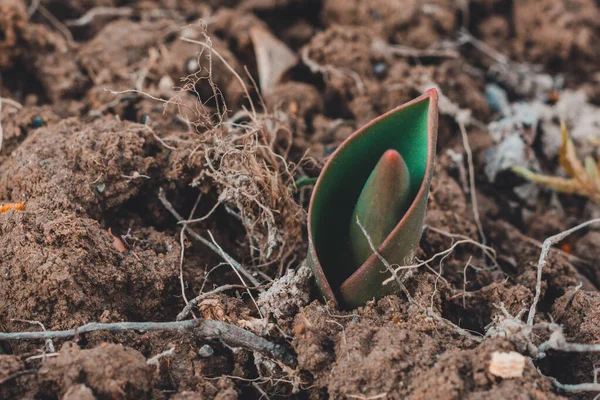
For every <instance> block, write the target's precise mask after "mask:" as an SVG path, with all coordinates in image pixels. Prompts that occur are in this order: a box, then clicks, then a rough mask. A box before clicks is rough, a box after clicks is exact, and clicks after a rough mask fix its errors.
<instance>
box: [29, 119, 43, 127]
mask: <svg viewBox="0 0 600 400" xmlns="http://www.w3.org/2000/svg"><path fill="white" fill-rule="evenodd" d="M31 125H33V127H34V128H39V127H41V126H42V125H44V120H43V119H42V118H41V117H35V118H34V119H33V121H31Z"/></svg>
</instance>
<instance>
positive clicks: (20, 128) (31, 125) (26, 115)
mask: <svg viewBox="0 0 600 400" xmlns="http://www.w3.org/2000/svg"><path fill="white" fill-rule="evenodd" d="M60 119H61V117H60V116H59V115H58V114H56V112H55V111H54V110H53V109H52V107H51V106H42V107H23V108H21V109H18V108H16V107H14V106H12V105H10V104H3V106H2V115H1V116H0V120H1V121H2V129H3V132H4V135H3V137H4V140H3V141H2V151H1V153H0V154H1V156H0V162H2V161H3V158H4V157H5V156H7V155H10V154H11V153H12V151H13V150H15V149H16V148H17V146H18V145H19V144H20V143H21V142H22V141H23V140H25V138H26V137H27V135H28V134H29V132H30V131H32V130H34V129H37V128H41V127H42V126H43V125H46V124H52V123H56V122H58V121H60Z"/></svg>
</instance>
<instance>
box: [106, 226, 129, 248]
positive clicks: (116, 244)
mask: <svg viewBox="0 0 600 400" xmlns="http://www.w3.org/2000/svg"><path fill="white" fill-rule="evenodd" d="M108 233H110V235H111V236H112V237H113V247H114V248H115V249H117V250H118V251H120V252H121V253H122V252H124V251H127V246H125V243H123V241H122V240H121V238H120V237H118V236H115V235H113V233H112V229H111V228H108Z"/></svg>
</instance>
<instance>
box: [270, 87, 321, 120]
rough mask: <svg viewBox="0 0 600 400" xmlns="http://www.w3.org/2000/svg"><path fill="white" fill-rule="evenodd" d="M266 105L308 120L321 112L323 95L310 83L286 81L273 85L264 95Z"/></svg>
mask: <svg viewBox="0 0 600 400" xmlns="http://www.w3.org/2000/svg"><path fill="white" fill-rule="evenodd" d="M265 101H266V102H267V105H268V106H269V107H271V108H272V109H277V110H282V111H284V112H286V113H287V114H288V115H291V116H295V117H298V118H302V119H304V120H305V121H308V120H309V119H310V118H312V117H313V116H314V115H315V114H320V113H322V112H323V97H322V96H321V94H320V93H319V91H318V90H317V88H315V87H314V86H312V85H309V84H307V83H302V82H286V83H282V84H279V85H277V86H275V88H274V89H273V91H272V92H271V93H269V94H268V95H266V96H265Z"/></svg>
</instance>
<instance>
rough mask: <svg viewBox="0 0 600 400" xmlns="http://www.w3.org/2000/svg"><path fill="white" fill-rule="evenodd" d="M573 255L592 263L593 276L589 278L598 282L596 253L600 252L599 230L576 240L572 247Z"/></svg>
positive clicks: (599, 271) (598, 272) (598, 270)
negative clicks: (573, 247)
mask: <svg viewBox="0 0 600 400" xmlns="http://www.w3.org/2000/svg"><path fill="white" fill-rule="evenodd" d="M574 253H575V255H577V256H579V257H581V258H583V259H584V260H588V261H590V262H592V263H593V264H594V267H595V268H591V269H590V270H591V272H592V273H593V274H594V276H591V277H590V278H591V279H592V280H593V281H594V282H600V268H598V254H600V232H599V231H591V232H588V233H586V234H585V235H584V236H583V237H581V238H580V239H578V240H577V243H575V249H574Z"/></svg>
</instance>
